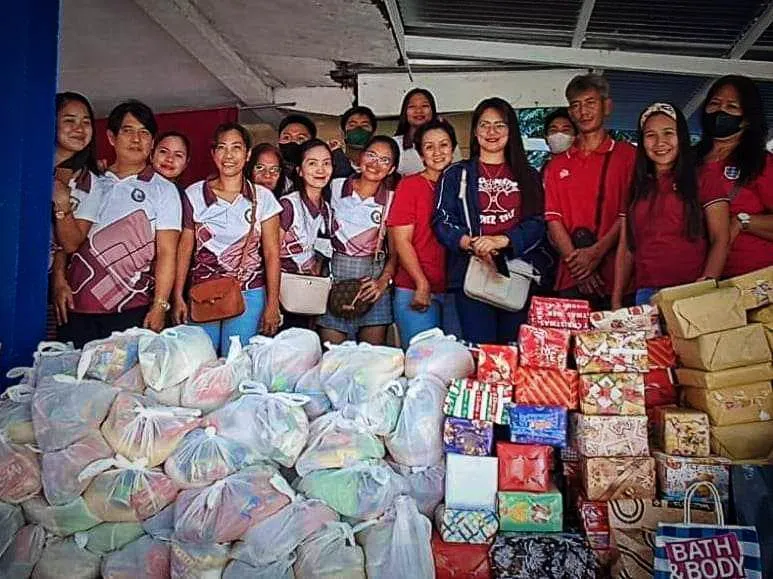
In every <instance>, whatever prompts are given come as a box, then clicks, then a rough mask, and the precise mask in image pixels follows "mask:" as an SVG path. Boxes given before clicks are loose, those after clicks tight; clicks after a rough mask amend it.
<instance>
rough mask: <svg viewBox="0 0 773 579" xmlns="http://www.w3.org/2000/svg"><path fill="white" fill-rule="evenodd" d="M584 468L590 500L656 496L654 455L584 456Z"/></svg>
mask: <svg viewBox="0 0 773 579" xmlns="http://www.w3.org/2000/svg"><path fill="white" fill-rule="evenodd" d="M582 467H583V468H582V474H583V482H584V483H585V496H587V497H588V499H589V500H591V501H611V500H613V499H654V498H655V459H654V458H652V457H603V458H585V459H583V464H582Z"/></svg>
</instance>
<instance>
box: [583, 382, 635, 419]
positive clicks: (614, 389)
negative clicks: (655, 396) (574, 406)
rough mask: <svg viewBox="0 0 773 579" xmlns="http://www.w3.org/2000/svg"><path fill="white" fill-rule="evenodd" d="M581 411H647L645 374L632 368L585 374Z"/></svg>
mask: <svg viewBox="0 0 773 579" xmlns="http://www.w3.org/2000/svg"><path fill="white" fill-rule="evenodd" d="M580 411H581V412H582V413H583V414H598V415H619V414H622V415H629V416H639V415H643V414H644V375H643V374H633V373H630V372H619V373H615V374H582V375H581V376H580Z"/></svg>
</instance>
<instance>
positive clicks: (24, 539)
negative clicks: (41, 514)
mask: <svg viewBox="0 0 773 579" xmlns="http://www.w3.org/2000/svg"><path fill="white" fill-rule="evenodd" d="M45 544H46V530H45V529H44V528H43V527H41V526H40V525H26V526H24V527H22V528H21V529H19V531H18V532H17V533H16V536H15V537H14V539H13V542H12V543H11V544H10V545H9V546H8V548H7V549H6V550H5V552H4V553H3V556H2V557H0V577H8V578H9V579H27V578H28V577H29V576H30V575H32V569H34V567H35V565H37V562H38V560H39V559H40V555H41V554H42V553H43V547H44V546H45Z"/></svg>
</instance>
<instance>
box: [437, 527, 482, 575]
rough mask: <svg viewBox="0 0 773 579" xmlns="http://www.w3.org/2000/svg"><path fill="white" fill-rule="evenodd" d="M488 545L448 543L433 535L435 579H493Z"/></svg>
mask: <svg viewBox="0 0 773 579" xmlns="http://www.w3.org/2000/svg"><path fill="white" fill-rule="evenodd" d="M488 549H489V546H488V545H487V544H482V545H477V544H476V545H473V544H469V543H467V544H465V543H446V542H445V541H443V539H441V537H440V535H439V534H438V533H436V532H435V533H432V555H433V557H434V558H435V579H491V567H490V566H489V561H488Z"/></svg>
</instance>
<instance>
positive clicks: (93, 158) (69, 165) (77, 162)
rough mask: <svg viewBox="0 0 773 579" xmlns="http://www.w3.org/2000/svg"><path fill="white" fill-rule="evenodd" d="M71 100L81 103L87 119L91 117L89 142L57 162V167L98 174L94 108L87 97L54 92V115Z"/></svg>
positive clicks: (71, 93) (78, 94)
mask: <svg viewBox="0 0 773 579" xmlns="http://www.w3.org/2000/svg"><path fill="white" fill-rule="evenodd" d="M72 101H76V102H79V103H81V104H83V106H85V107H86V110H87V111H88V114H89V119H91V141H89V144H88V145H86V146H85V147H84V149H83V150H82V151H78V152H77V153H75V154H74V155H73V156H72V157H69V158H67V159H65V160H64V161H62V162H61V163H59V165H58V167H61V168H62V169H70V170H72V171H73V172H77V171H80V170H81V169H87V170H89V171H91V172H92V173H94V174H95V175H99V174H100V173H101V172H102V171H100V170H99V166H98V165H97V139H96V135H97V126H96V120H95V119H94V109H92V108H91V103H90V102H89V99H87V98H86V97H85V96H83V95H82V94H80V93H77V92H59V93H56V115H57V117H58V116H59V112H60V111H61V110H62V109H63V108H64V105H66V104H67V103H69V102H72Z"/></svg>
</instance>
